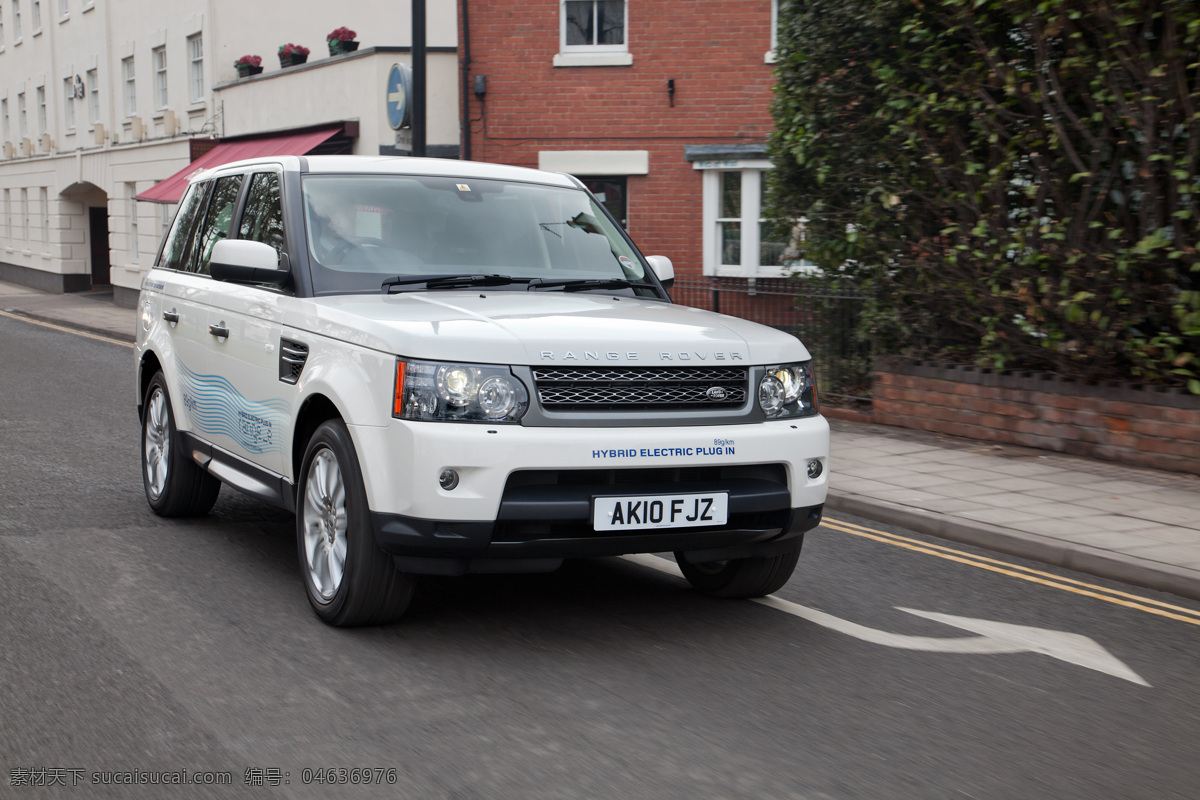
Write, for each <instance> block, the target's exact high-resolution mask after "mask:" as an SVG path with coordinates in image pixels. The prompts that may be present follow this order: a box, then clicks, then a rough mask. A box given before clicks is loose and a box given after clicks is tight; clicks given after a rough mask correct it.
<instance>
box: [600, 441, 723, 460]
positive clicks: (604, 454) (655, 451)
mask: <svg viewBox="0 0 1200 800" xmlns="http://www.w3.org/2000/svg"><path fill="white" fill-rule="evenodd" d="M733 445H734V441H733V439H713V443H712V445H711V446H709V445H699V446H696V447H636V448H634V447H631V448H625V449H619V450H593V451H592V458H594V459H595V458H599V459H609V458H679V457H685V458H686V457H687V456H732V455H734V454H735V450H734V446H733Z"/></svg>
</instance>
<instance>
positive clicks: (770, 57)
mask: <svg viewBox="0 0 1200 800" xmlns="http://www.w3.org/2000/svg"><path fill="white" fill-rule="evenodd" d="M778 50H779V0H771V49H770V50H768V51H767V53H766V55H764V56H763V61H765V62H766V63H768V64H774V63H775V54H776V53H777V52H778Z"/></svg>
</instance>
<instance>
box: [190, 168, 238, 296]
mask: <svg viewBox="0 0 1200 800" xmlns="http://www.w3.org/2000/svg"><path fill="white" fill-rule="evenodd" d="M241 188H242V176H241V175H227V176H226V177H224V178H218V179H217V182H216V185H214V186H213V192H212V199H211V200H209V201H208V213H206V214H205V216H204V224H203V225H201V226H200V229H199V230H198V231H197V232H196V240H195V245H194V246H193V248H192V250H193V251H194V252H193V258H192V259H191V264H190V266H189V271H191V272H199V273H200V274H201V275H207V274H208V260H209V259H210V258H212V249H213V245H215V244H216V243H217V242H219V241H220V240H221V239H224V238H225V237H226V236H228V235H229V228H230V226H231V225H232V224H233V209H234V206H235V205H236V204H237V198H238V191H239V190H240V189H241Z"/></svg>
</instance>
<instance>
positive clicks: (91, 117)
mask: <svg viewBox="0 0 1200 800" xmlns="http://www.w3.org/2000/svg"><path fill="white" fill-rule="evenodd" d="M87 93H88V122H90V123H91V124H93V125H95V124H96V123H97V122H99V121H100V73H99V72H98V71H97V70H94V69H89V70H88V71H87Z"/></svg>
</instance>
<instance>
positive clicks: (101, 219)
mask: <svg viewBox="0 0 1200 800" xmlns="http://www.w3.org/2000/svg"><path fill="white" fill-rule="evenodd" d="M88 225H89V227H90V229H91V240H92V286H108V284H109V283H111V282H112V281H110V280H109V276H108V270H109V266H110V264H109V260H108V209H107V208H97V207H94V206H93V207H92V208H89V209H88Z"/></svg>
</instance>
